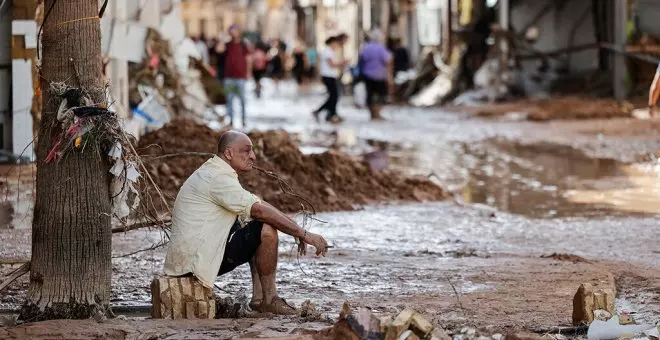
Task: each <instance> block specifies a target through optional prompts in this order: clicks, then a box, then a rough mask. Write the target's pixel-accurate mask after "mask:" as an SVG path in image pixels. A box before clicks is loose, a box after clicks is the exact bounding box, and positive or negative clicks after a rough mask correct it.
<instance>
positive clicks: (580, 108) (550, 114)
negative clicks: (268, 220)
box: [475, 97, 633, 121]
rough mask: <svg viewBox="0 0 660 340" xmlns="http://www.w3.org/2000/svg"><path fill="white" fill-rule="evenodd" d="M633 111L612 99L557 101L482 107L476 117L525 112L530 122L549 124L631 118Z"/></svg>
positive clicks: (629, 106) (555, 99)
mask: <svg viewBox="0 0 660 340" xmlns="http://www.w3.org/2000/svg"><path fill="white" fill-rule="evenodd" d="M632 110H633V107H632V105H630V104H628V103H625V102H624V103H623V104H620V103H618V102H616V101H615V100H613V99H593V98H591V99H586V98H578V97H558V98H552V99H541V100H523V101H519V102H516V103H506V104H492V105H486V106H481V107H479V108H478V109H477V110H476V112H475V113H476V115H478V116H483V117H497V116H505V115H508V114H511V113H514V112H519V113H520V112H522V113H526V118H527V119H528V120H533V121H548V120H556V119H591V118H616V117H619V118H620V117H630V116H631V115H632Z"/></svg>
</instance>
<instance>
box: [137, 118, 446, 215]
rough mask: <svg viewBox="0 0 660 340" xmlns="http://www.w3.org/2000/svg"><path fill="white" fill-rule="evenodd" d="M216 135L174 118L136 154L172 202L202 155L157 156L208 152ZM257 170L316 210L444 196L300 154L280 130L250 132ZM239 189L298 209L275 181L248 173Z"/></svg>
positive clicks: (329, 158)
mask: <svg viewBox="0 0 660 340" xmlns="http://www.w3.org/2000/svg"><path fill="white" fill-rule="evenodd" d="M218 136H219V133H217V132H214V131H213V130H211V129H209V128H208V127H206V126H203V125H199V124H196V123H194V122H192V121H190V120H175V121H172V122H171V123H169V124H167V125H165V126H164V127H163V128H162V129H160V130H157V131H154V132H151V133H148V134H146V135H145V136H143V137H142V138H141V139H140V143H139V148H140V151H139V152H140V154H142V155H145V157H144V161H145V164H146V165H147V168H148V169H149V172H150V174H151V175H152V176H153V178H154V180H155V181H156V182H157V184H158V185H159V186H160V188H161V189H162V190H163V192H164V193H165V194H166V196H167V197H168V199H170V200H173V199H174V197H176V193H177V192H178V190H179V187H180V186H181V184H182V183H183V182H184V181H185V179H186V178H187V177H188V176H190V174H192V172H193V171H195V169H197V168H198V167H199V166H200V165H201V164H202V163H204V161H206V160H207V159H208V156H206V155H203V156H199V155H186V156H181V157H166V158H159V156H163V155H167V154H175V153H182V152H201V153H214V152H215V151H216V145H217V140H218ZM250 138H252V142H253V143H254V145H255V152H256V154H257V166H259V167H261V168H263V169H266V170H270V171H273V172H274V173H276V174H278V175H279V176H280V177H281V178H282V179H283V180H285V181H286V182H287V183H288V184H289V185H290V186H291V188H292V189H293V190H294V191H295V192H296V193H297V194H299V195H301V196H302V197H304V198H305V199H307V200H308V201H309V202H310V203H311V204H312V205H313V206H314V208H315V209H316V210H317V211H339V210H353V209H355V208H356V207H357V206H360V205H364V204H368V203H376V202H386V201H432V200H441V199H444V198H445V197H446V195H445V192H444V191H443V190H442V189H441V188H440V187H438V186H436V185H435V184H433V183H432V182H431V181H430V180H428V179H427V178H424V177H421V178H410V177H402V176H400V175H399V174H397V173H394V172H390V171H375V170H372V169H371V168H369V167H368V166H367V165H366V164H365V163H363V162H360V161H357V160H355V159H353V158H351V157H349V156H347V155H345V154H343V153H339V152H335V151H329V152H326V153H323V154H313V155H304V154H303V153H302V152H300V150H299V146H298V144H297V143H295V142H294V141H293V140H292V138H291V136H290V135H289V134H288V133H286V132H284V131H266V132H252V133H250ZM240 181H241V183H242V184H243V186H244V187H245V188H246V189H247V190H249V191H251V192H253V193H255V194H256V195H258V196H260V197H262V198H263V199H264V200H266V201H267V202H269V203H271V204H273V205H274V206H276V207H277V208H279V209H281V210H282V211H285V212H296V211H299V210H300V203H299V201H298V200H297V199H296V198H294V197H291V196H289V195H284V193H283V191H282V189H281V187H280V184H279V183H278V181H276V180H274V179H272V178H270V177H268V176H266V175H265V174H263V173H260V172H258V171H256V170H253V171H251V172H249V173H247V174H244V175H241V176H240ZM152 194H153V193H152Z"/></svg>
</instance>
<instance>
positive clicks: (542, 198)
mask: <svg viewBox="0 0 660 340" xmlns="http://www.w3.org/2000/svg"><path fill="white" fill-rule="evenodd" d="M266 98H267V99H264V100H262V101H254V102H252V105H251V106H250V107H251V108H252V112H253V113H252V117H253V121H251V126H254V127H255V128H256V129H261V130H267V129H273V128H285V129H286V130H288V131H289V132H290V133H293V134H296V135H297V136H298V138H299V139H300V140H301V142H302V149H303V151H304V152H306V153H316V152H320V151H324V150H326V149H327V148H328V147H330V146H332V145H333V144H337V143H336V141H337V140H334V141H331V142H329V141H328V139H329V138H330V139H331V138H332V136H335V137H336V136H338V135H340V136H346V135H347V134H348V135H351V134H354V135H355V137H356V138H355V139H354V140H352V139H351V138H344V142H345V143H344V144H346V145H341V146H338V148H339V149H340V150H342V151H346V152H349V153H352V154H353V155H355V156H357V155H360V154H362V153H364V152H373V151H374V150H382V151H384V152H385V153H386V154H387V162H388V168H390V169H392V170H397V171H403V172H405V173H407V174H410V175H414V174H416V175H428V174H431V173H434V174H435V175H434V176H432V177H433V178H434V180H435V181H437V183H439V184H441V185H442V186H443V187H445V188H446V189H447V190H448V191H451V192H453V193H454V195H453V196H454V200H453V201H444V202H437V203H403V204H402V203H397V204H377V205H369V206H366V207H363V208H362V209H359V210H357V211H348V212H347V211H343V212H342V211H340V212H327V213H321V214H319V216H318V217H319V219H321V220H323V221H326V222H327V223H320V222H314V223H313V224H312V226H311V230H313V231H318V232H320V233H322V234H324V235H325V236H326V237H327V239H328V240H329V241H330V243H331V244H332V245H334V246H335V248H333V249H332V251H331V253H330V254H329V255H328V257H326V258H315V257H305V258H300V259H298V258H296V257H295V256H293V255H291V253H290V251H291V249H292V246H293V244H292V240H291V239H290V238H288V237H282V245H281V250H282V255H281V256H280V265H279V268H280V271H279V273H278V284H279V292H280V294H281V295H282V296H283V297H285V298H287V300H288V301H290V302H293V303H294V304H296V305H300V304H301V303H302V302H303V301H305V300H307V299H310V300H312V301H313V302H315V303H316V304H317V306H318V308H319V309H320V310H321V311H322V312H323V313H324V314H325V315H327V316H328V318H330V319H334V318H336V316H337V314H338V311H339V307H340V306H341V304H342V303H343V302H344V301H349V302H350V303H351V304H352V305H353V306H355V307H360V306H364V307H369V308H371V309H372V310H373V311H374V312H375V313H377V314H379V315H394V314H396V313H398V312H400V311H401V310H402V309H404V308H414V309H416V310H418V311H420V312H422V313H423V314H424V315H425V316H427V317H428V318H429V319H430V320H432V322H433V323H434V324H436V325H441V326H443V327H445V328H446V329H448V330H456V329H460V328H461V327H462V326H473V327H477V328H479V329H480V330H481V331H482V332H483V334H488V335H490V334H493V333H497V332H508V331H513V330H522V329H526V330H536V331H540V332H541V333H543V331H544V330H548V329H549V328H550V327H555V326H569V325H570V323H571V313H572V297H573V294H574V292H575V291H576V290H577V287H578V286H579V284H580V283H582V282H600V283H601V284H603V285H610V286H616V288H617V291H618V298H617V307H618V310H619V311H620V312H623V311H626V312H631V313H633V315H634V316H635V317H636V318H637V319H638V320H640V321H641V322H648V323H656V322H658V321H659V316H660V266H659V263H660V260H659V259H660V245H659V243H658V238H657V213H658V211H659V210H660V208H658V207H660V204H658V203H660V197H659V196H658V195H660V194H658V192H660V190H657V186H658V183H659V182H658V176H657V173H656V169H655V164H656V163H654V162H651V161H649V160H648V156H649V155H650V154H655V152H657V151H658V150H660V140H659V139H658V138H657V130H656V128H655V127H657V126H658V124H656V121H655V120H654V121H639V120H633V119H629V118H625V119H612V120H589V121H552V122H544V123H539V122H529V121H512V120H510V119H508V118H489V119H483V118H479V117H475V116H473V115H470V114H467V113H456V112H451V111H446V110H439V109H413V108H406V109H401V108H396V110H394V109H391V108H390V109H386V110H385V111H384V112H385V116H386V117H387V118H388V121H386V122H383V123H370V122H368V121H367V114H366V113H365V112H361V111H358V110H355V109H353V108H351V107H350V103H344V104H343V105H342V106H341V109H340V114H342V115H344V116H346V118H347V121H346V122H345V123H344V124H343V125H342V126H340V127H330V126H325V125H316V124H314V123H312V118H311V115H310V114H309V112H310V111H311V109H312V108H313V107H314V106H315V105H317V104H318V102H319V101H320V100H321V98H320V97H319V96H316V95H312V96H309V97H307V98H303V99H293V98H291V97H287V96H283V95H280V96H278V97H270V98H269V96H268V95H267V96H266ZM274 107H281V108H282V109H281V110H274V109H272V108H274ZM337 139H339V140H341V139H342V138H337ZM374 141H378V143H375V142H374ZM339 144H342V143H339ZM644 157H647V160H646V161H644V162H642V163H639V162H640V160H643V159H644ZM0 234H1V235H2V239H3V241H4V240H6V241H5V242H3V243H4V246H3V248H2V250H1V254H2V257H7V258H10V257H11V258H19V259H20V258H27V257H28V256H29V252H30V249H29V242H30V232H29V229H25V228H16V229H2V230H0ZM160 237H161V235H160V233H158V232H157V231H148V230H138V231H132V232H129V233H126V234H119V235H114V236H113V242H114V243H113V252H114V256H115V257H116V258H114V259H113V294H112V305H113V306H115V307H122V306H144V305H147V304H148V303H149V300H150V295H149V292H148V287H149V282H150V280H151V278H152V277H153V276H154V275H157V274H158V273H159V272H160V270H161V267H162V261H163V257H164V250H163V249H158V250H155V251H149V252H145V253H140V254H136V255H130V256H125V257H123V256H122V255H123V254H126V253H129V252H132V251H135V250H136V249H140V248H145V247H148V246H149V245H151V244H153V243H157V242H158V241H159V240H160ZM553 254H554V256H553ZM11 267H12V266H10V265H4V266H2V267H1V268H2V271H3V272H6V271H8V270H10V268H11ZM13 267H16V265H13ZM217 284H218V285H219V286H220V287H221V288H222V290H218V291H217V293H218V294H221V295H231V296H236V295H239V294H249V291H246V290H247V289H248V288H249V270H248V269H247V268H240V269H238V270H237V271H235V272H232V273H230V274H229V275H227V276H225V277H220V278H218V280H217ZM26 285H27V282H26V281H25V278H24V279H23V280H22V281H20V282H19V283H17V284H14V285H13V286H12V287H11V288H10V290H9V291H7V292H5V294H3V296H2V297H1V298H0V308H3V309H9V310H11V309H13V308H16V306H17V304H18V303H20V300H21V298H22V294H23V293H24V290H25V288H26ZM118 310H119V309H118ZM129 317H130V318H131V320H113V321H110V322H107V323H103V324H96V323H94V322H91V321H54V322H48V323H38V324H33V325H28V326H17V327H11V328H0V338H3V337H10V336H14V337H18V338H20V337H33V338H48V336H49V334H50V336H52V335H53V334H61V335H62V337H69V338H74V336H80V337H85V336H86V337H94V336H96V337H106V338H111V339H124V338H131V337H133V338H137V337H138V336H142V337H143V338H149V337H150V336H153V337H154V338H158V337H157V336H159V337H160V338H168V339H170V338H213V337H215V338H232V337H239V336H244V337H250V336H252V337H254V336H282V335H290V334H293V333H296V332H300V329H311V330H314V329H322V328H324V327H327V326H328V325H330V323H329V322H328V321H324V320H322V319H321V320H316V321H314V322H307V321H306V320H302V319H300V318H298V317H288V318H264V317H258V318H244V319H238V320H220V321H176V322H174V321H162V320H161V321H154V320H141V319H140V317H139V315H135V314H131V315H129ZM138 320H139V321H138ZM49 332H50V333H49ZM54 332H59V333H54ZM567 335H568V336H571V337H572V336H576V337H584V335H579V334H577V335H576V334H567Z"/></svg>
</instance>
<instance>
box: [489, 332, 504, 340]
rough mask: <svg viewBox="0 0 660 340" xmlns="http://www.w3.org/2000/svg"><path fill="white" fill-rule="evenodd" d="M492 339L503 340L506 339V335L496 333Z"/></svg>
mask: <svg viewBox="0 0 660 340" xmlns="http://www.w3.org/2000/svg"><path fill="white" fill-rule="evenodd" d="M491 338H493V340H502V339H504V335H502V334H500V333H495V334H493V336H491Z"/></svg>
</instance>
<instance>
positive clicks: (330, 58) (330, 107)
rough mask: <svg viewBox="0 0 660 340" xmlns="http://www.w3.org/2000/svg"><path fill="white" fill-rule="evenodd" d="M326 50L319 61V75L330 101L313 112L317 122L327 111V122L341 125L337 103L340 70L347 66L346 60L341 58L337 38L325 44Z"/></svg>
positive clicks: (339, 44) (330, 39) (332, 38)
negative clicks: (320, 115) (323, 112)
mask: <svg viewBox="0 0 660 340" xmlns="http://www.w3.org/2000/svg"><path fill="white" fill-rule="evenodd" d="M325 45H326V48H325V50H324V51H323V54H322V55H321V58H320V61H319V73H320V74H321V79H322V81H323V85H325V87H326V89H327V90H328V99H327V100H326V101H325V102H324V103H323V105H321V107H319V108H318V109H317V110H315V111H314V112H312V114H313V115H314V118H315V119H316V121H317V122H318V121H319V113H321V111H323V110H326V111H327V112H328V113H327V115H326V117H325V120H326V121H328V122H331V123H341V121H342V119H341V117H339V115H337V102H338V101H339V83H338V80H337V77H339V70H340V69H342V68H343V67H344V66H346V60H344V59H343V58H341V57H339V53H340V51H341V43H340V41H339V39H337V37H331V38H329V39H328V40H326V42H325Z"/></svg>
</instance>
